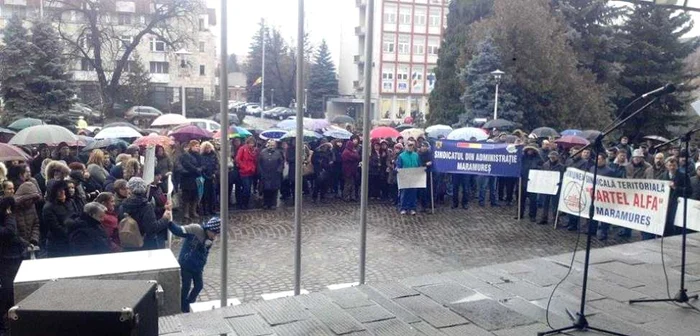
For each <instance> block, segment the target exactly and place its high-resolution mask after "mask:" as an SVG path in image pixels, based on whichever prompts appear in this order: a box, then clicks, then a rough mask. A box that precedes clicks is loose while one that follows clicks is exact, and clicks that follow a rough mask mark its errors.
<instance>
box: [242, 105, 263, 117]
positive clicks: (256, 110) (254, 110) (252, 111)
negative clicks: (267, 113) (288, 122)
mask: <svg viewBox="0 0 700 336" xmlns="http://www.w3.org/2000/svg"><path fill="white" fill-rule="evenodd" d="M262 111H263V110H262V108H261V107H260V105H248V106H246V108H245V113H246V114H249V115H257V116H259V115H260V113H262Z"/></svg>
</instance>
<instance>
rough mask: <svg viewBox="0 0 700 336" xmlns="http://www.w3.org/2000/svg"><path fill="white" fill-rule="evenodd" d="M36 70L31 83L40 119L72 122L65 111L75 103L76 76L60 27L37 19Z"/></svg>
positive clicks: (33, 43) (33, 44)
mask: <svg viewBox="0 0 700 336" xmlns="http://www.w3.org/2000/svg"><path fill="white" fill-rule="evenodd" d="M31 33H32V36H31V39H30V41H31V50H32V63H33V66H32V72H31V78H30V79H29V81H28V83H27V85H28V88H29V90H30V91H31V92H32V93H33V94H34V96H35V97H36V100H35V101H34V102H33V104H32V105H34V108H35V112H36V113H37V114H39V115H38V118H39V119H42V120H46V121H50V122H53V123H56V124H68V123H69V120H68V116H67V115H66V114H65V112H67V111H68V110H69V109H70V107H71V104H72V103H73V97H74V96H75V89H74V87H73V82H72V79H73V75H72V74H71V73H69V72H68V70H67V65H66V64H67V59H66V57H65V54H64V52H63V43H62V42H61V40H60V38H59V37H58V34H57V33H56V30H55V29H54V28H53V26H52V25H51V23H50V22H48V21H36V22H34V23H33V25H32V28H31Z"/></svg>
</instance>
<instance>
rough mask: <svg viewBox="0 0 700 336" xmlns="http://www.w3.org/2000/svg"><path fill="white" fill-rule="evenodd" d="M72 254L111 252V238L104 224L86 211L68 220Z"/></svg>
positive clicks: (67, 225)
mask: <svg viewBox="0 0 700 336" xmlns="http://www.w3.org/2000/svg"><path fill="white" fill-rule="evenodd" d="M66 227H68V241H69V246H70V254H71V255H89V254H102V253H109V252H110V248H109V239H108V238H107V235H106V234H105V232H104V230H103V229H102V224H100V222H98V221H97V220H95V219H94V218H92V217H90V216H89V215H88V214H86V213H84V212H83V213H81V214H73V215H72V216H71V217H70V218H69V219H68V220H67V221H66Z"/></svg>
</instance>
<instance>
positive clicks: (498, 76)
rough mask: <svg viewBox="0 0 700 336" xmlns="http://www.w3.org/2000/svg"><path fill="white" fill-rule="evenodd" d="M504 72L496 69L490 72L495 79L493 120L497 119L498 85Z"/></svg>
mask: <svg viewBox="0 0 700 336" xmlns="http://www.w3.org/2000/svg"><path fill="white" fill-rule="evenodd" d="M504 74H505V72H503V71H501V70H498V69H496V71H493V72H491V75H493V78H494V79H496V101H495V103H494V104H493V120H496V119H498V85H499V84H501V78H503V75H504Z"/></svg>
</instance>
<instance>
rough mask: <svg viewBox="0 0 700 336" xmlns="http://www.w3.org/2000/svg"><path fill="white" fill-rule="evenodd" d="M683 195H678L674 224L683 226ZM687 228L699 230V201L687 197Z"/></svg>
mask: <svg viewBox="0 0 700 336" xmlns="http://www.w3.org/2000/svg"><path fill="white" fill-rule="evenodd" d="M683 202H684V201H683V197H678V209H677V210H676V218H675V225H676V226H678V227H683V208H684V207H685V204H684V203H683ZM686 218H688V230H693V231H700V220H698V218H700V201H696V200H693V199H688V215H687V216H686Z"/></svg>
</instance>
